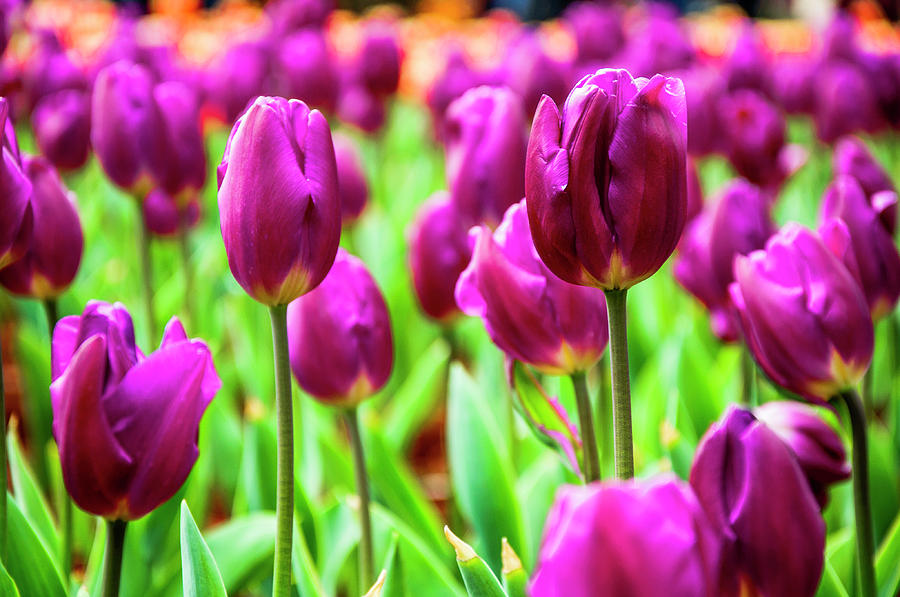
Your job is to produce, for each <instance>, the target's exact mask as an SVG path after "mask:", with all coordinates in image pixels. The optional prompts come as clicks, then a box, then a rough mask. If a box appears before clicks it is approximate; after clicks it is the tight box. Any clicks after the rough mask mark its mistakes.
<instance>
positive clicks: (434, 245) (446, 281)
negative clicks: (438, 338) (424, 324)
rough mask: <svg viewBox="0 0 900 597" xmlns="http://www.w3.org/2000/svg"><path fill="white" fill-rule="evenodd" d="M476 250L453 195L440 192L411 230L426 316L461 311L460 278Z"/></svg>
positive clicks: (412, 263) (413, 266) (446, 316)
mask: <svg viewBox="0 0 900 597" xmlns="http://www.w3.org/2000/svg"><path fill="white" fill-rule="evenodd" d="M471 257H472V249H471V247H469V240H468V236H467V234H466V227H465V225H464V224H463V222H462V218H460V216H459V214H458V213H457V212H456V206H455V204H454V203H453V201H452V200H451V199H450V194H449V193H447V192H445V191H439V192H437V193H435V194H434V195H432V196H431V197H430V198H429V199H428V200H427V201H426V202H425V203H423V204H422V206H421V207H420V208H419V211H418V212H417V213H416V217H415V220H413V223H412V225H411V226H410V231H409V267H410V270H411V272H412V281H413V288H414V289H415V291H416V298H418V299H419V304H420V305H421V306H422V310H423V311H424V312H425V314H426V315H428V316H429V317H431V318H432V319H436V320H438V321H441V322H446V321H449V320H451V319H453V318H455V317H456V316H457V315H458V314H459V308H458V307H457V306H456V299H455V298H454V296H453V292H454V289H455V288H456V281H457V280H458V279H459V276H460V274H461V273H462V272H463V270H464V269H466V266H467V265H468V264H469V259H470V258H471Z"/></svg>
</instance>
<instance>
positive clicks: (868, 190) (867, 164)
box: [832, 136, 897, 236]
mask: <svg viewBox="0 0 900 597" xmlns="http://www.w3.org/2000/svg"><path fill="white" fill-rule="evenodd" d="M832 167H833V168H834V173H835V176H837V175H841V174H847V175H850V176H852V177H853V178H855V179H856V180H857V182H859V184H860V186H861V187H862V189H863V191H864V192H865V194H866V197H868V199H869V202H870V203H871V204H872V207H873V208H874V209H876V210H877V211H879V212H880V213H881V216H882V218H881V222H882V224H884V226H885V229H886V230H887V231H888V232H889V233H890V234H891V236H893V234H894V230H895V229H896V225H897V207H896V205H895V204H893V205H879V203H881V202H876V201H874V200H875V198H876V196H879V195H878V194H879V193H880V192H881V191H892V192H893V191H895V188H894V183H893V182H891V177H890V176H888V174H887V172H886V171H885V169H884V167H882V165H881V164H879V163H878V162H877V161H876V160H875V158H874V157H872V154H871V153H870V152H869V150H868V148H866V144H865V143H863V141H862V140H861V139H859V138H858V137H849V136H848V137H842V138H841V139H840V140H839V141H838V142H837V144H836V145H835V146H834V155H833V156H832ZM879 197H880V199H882V200H884V199H889V198H890V195H880V196H879ZM885 202H886V203H891V202H890V201H885Z"/></svg>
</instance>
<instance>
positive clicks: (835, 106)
mask: <svg viewBox="0 0 900 597" xmlns="http://www.w3.org/2000/svg"><path fill="white" fill-rule="evenodd" d="M813 116H814V118H815V123H816V135H817V136H818V137H819V139H821V140H822V141H824V142H825V143H833V142H834V141H836V140H837V139H838V138H839V137H841V136H842V135H846V134H849V133H856V132H860V131H865V132H868V133H875V132H878V131H879V130H881V129H883V128H884V127H885V124H886V123H885V121H884V118H883V116H882V114H881V109H880V107H879V106H878V101H877V98H876V97H875V94H874V91H873V89H872V85H871V84H870V83H869V80H868V78H867V77H866V75H865V73H864V72H863V71H862V70H861V69H860V68H858V67H856V66H854V65H850V64H846V63H832V64H825V65H823V66H821V67H820V68H819V69H818V70H817V71H816V76H815V110H814V112H813Z"/></svg>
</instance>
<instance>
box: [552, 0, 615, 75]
mask: <svg viewBox="0 0 900 597" xmlns="http://www.w3.org/2000/svg"><path fill="white" fill-rule="evenodd" d="M563 19H564V21H565V24H566V26H567V27H568V28H569V29H571V31H572V34H573V35H574V37H575V48H576V50H577V56H576V58H577V60H578V62H581V63H593V62H598V61H603V60H608V59H610V58H612V57H613V55H615V54H616V53H617V52H618V51H619V50H620V49H621V48H622V46H623V45H625V31H624V29H623V28H622V9H621V8H620V7H619V6H617V5H613V4H610V5H606V4H598V3H594V2H575V3H574V4H572V5H571V6H569V7H568V8H566V12H565V13H564V15H563Z"/></svg>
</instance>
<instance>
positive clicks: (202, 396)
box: [50, 301, 222, 520]
mask: <svg viewBox="0 0 900 597" xmlns="http://www.w3.org/2000/svg"><path fill="white" fill-rule="evenodd" d="M52 369H53V378H54V382H53V384H52V385H51V386H50V397H51V399H52V403H53V434H54V436H55V437H56V442H57V444H58V445H59V457H60V464H61V465H62V475H63V481H64V482H65V485H66V490H67V491H68V492H69V495H71V496H72V500H73V501H74V502H75V503H76V504H77V505H78V507H79V508H81V509H82V510H84V511H86V512H90V513H91V514H95V515H97V516H102V517H104V518H107V519H122V520H135V519H137V518H141V517H142V516H144V515H145V514H147V513H149V512H150V511H152V510H153V509H154V508H156V507H157V506H159V505H160V504H162V503H163V502H165V501H166V500H168V499H169V498H171V497H172V496H173V495H175V492H176V491H178V489H179V488H180V487H181V485H182V484H183V483H184V481H185V479H186V478H187V476H188V473H190V471H191V468H192V467H193V466H194V462H195V461H196V460H197V455H198V449H197V433H198V428H199V425H200V418H201V417H202V416H203V411H204V410H206V407H207V405H208V404H209V403H210V401H211V400H212V399H213V396H215V394H216V392H217V391H218V390H219V388H220V387H221V385H222V384H221V382H220V381H219V377H218V375H217V374H216V370H215V368H214V366H213V361H212V356H211V355H210V352H209V348H207V346H206V344H205V343H204V342H203V341H201V340H191V339H188V337H187V334H185V331H184V328H183V327H182V325H181V323H180V322H179V321H178V319H176V318H174V317H173V318H172V320H171V321H169V324H168V325H167V326H166V330H165V332H164V333H163V339H162V343H161V344H160V347H159V350H157V351H156V352H153V353H151V354H150V355H147V356H144V354H143V353H142V352H141V351H140V350H139V349H138V348H137V347H136V346H135V343H134V327H133V326H132V323H131V316H130V315H129V314H128V312H127V311H126V310H125V308H124V307H123V306H122V305H119V304H116V305H109V304H107V303H102V302H97V301H92V302H90V303H88V305H87V306H86V307H85V309H84V312H83V313H82V315H81V316H80V317H79V316H70V317H64V318H63V319H61V320H60V321H59V323H57V324H56V329H55V330H54V331H53V366H52Z"/></svg>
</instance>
